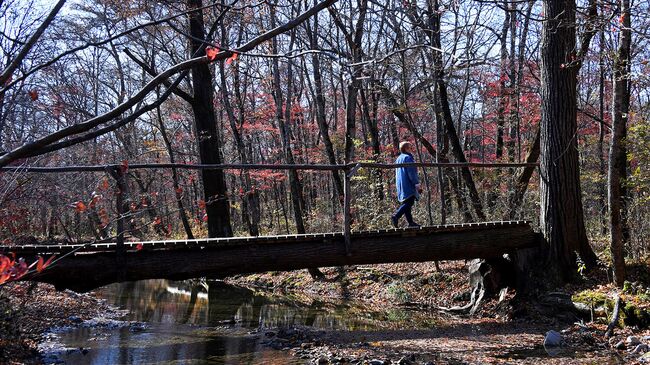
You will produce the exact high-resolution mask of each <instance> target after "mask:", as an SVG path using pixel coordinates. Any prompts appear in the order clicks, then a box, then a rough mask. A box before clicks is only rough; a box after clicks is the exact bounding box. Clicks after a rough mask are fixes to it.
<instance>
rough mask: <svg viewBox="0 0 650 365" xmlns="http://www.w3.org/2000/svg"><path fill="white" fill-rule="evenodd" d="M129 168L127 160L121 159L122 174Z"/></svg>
mask: <svg viewBox="0 0 650 365" xmlns="http://www.w3.org/2000/svg"><path fill="white" fill-rule="evenodd" d="M128 169H129V160H123V161H122V164H121V165H120V170H122V173H123V174H126V171H127V170H128Z"/></svg>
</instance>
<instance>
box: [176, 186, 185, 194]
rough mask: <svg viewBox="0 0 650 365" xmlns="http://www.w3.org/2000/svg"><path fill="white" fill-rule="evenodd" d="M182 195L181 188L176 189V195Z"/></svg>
mask: <svg viewBox="0 0 650 365" xmlns="http://www.w3.org/2000/svg"><path fill="white" fill-rule="evenodd" d="M182 193H183V188H182V187H180V186H179V187H177V188H176V194H178V195H181V194H182Z"/></svg>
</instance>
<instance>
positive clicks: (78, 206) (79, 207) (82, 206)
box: [72, 200, 87, 213]
mask: <svg viewBox="0 0 650 365" xmlns="http://www.w3.org/2000/svg"><path fill="white" fill-rule="evenodd" d="M72 206H73V207H74V210H76V211H77V212H79V213H81V212H84V211H85V210H86V208H87V207H86V204H84V202H82V201H81V200H79V201H78V202H76V203H74V204H73V205H72Z"/></svg>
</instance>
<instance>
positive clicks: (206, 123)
mask: <svg viewBox="0 0 650 365" xmlns="http://www.w3.org/2000/svg"><path fill="white" fill-rule="evenodd" d="M202 6H203V1H202V0H188V8H190V9H197V8H200V7H202ZM189 18H190V35H191V36H192V38H191V40H190V44H191V50H192V54H194V55H196V56H205V44H204V43H203V42H201V40H202V39H204V37H205V33H204V24H203V11H196V12H193V13H191V14H190V15H189ZM192 89H193V91H194V101H195V102H194V103H192V112H193V113H194V124H195V128H196V138H197V140H198V149H199V160H200V162H201V163H202V164H221V163H222V161H221V156H220V154H219V149H220V141H219V134H218V131H217V121H216V119H215V115H214V105H213V102H214V91H213V87H212V74H211V73H210V68H209V67H208V64H206V63H201V64H198V65H197V66H194V67H193V68H192ZM201 176H202V179H203V195H204V199H205V210H206V214H207V216H208V235H209V236H210V237H230V236H232V227H231V226H230V202H229V200H228V192H227V188H226V181H225V179H224V173H223V170H201Z"/></svg>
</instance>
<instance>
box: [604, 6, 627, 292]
mask: <svg viewBox="0 0 650 365" xmlns="http://www.w3.org/2000/svg"><path fill="white" fill-rule="evenodd" d="M620 6H621V38H620V44H619V46H618V54H617V55H616V58H615V60H614V74H613V84H614V85H613V89H614V95H613V97H612V103H613V106H612V138H611V139H612V140H611V146H610V149H609V179H608V182H609V184H608V185H609V186H608V187H609V189H608V192H609V194H608V197H609V218H610V226H609V228H610V238H611V243H610V250H611V253H612V261H613V264H614V282H615V283H616V285H617V286H618V287H621V288H622V287H623V283H624V282H625V237H624V233H623V232H624V225H625V223H624V219H625V192H624V188H623V186H624V183H625V179H626V161H625V160H626V148H625V137H626V136H625V135H626V123H627V119H628V113H629V109H630V89H629V82H628V78H629V71H628V70H629V67H630V46H631V38H632V34H631V29H630V26H631V20H630V0H621V1H620Z"/></svg>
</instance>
